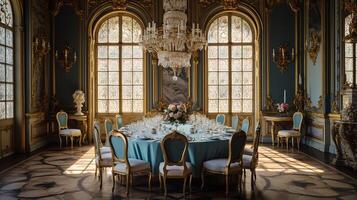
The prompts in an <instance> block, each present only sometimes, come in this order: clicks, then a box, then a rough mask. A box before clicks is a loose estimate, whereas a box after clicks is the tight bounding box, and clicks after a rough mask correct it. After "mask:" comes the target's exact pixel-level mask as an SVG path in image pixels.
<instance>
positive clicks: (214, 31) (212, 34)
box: [208, 20, 218, 43]
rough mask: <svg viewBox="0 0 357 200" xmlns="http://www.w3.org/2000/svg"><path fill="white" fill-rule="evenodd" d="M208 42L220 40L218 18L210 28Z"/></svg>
mask: <svg viewBox="0 0 357 200" xmlns="http://www.w3.org/2000/svg"><path fill="white" fill-rule="evenodd" d="M208 42H209V43H217V42H218V20H215V21H214V22H213V23H212V24H211V26H210V28H209V30H208Z"/></svg>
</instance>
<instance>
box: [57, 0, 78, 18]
mask: <svg viewBox="0 0 357 200" xmlns="http://www.w3.org/2000/svg"><path fill="white" fill-rule="evenodd" d="M64 6H71V7H73V9H74V12H75V13H76V15H77V16H79V17H80V18H83V16H84V10H83V9H82V8H80V2H79V1H78V0H55V1H54V3H53V5H52V12H51V13H52V15H53V16H57V15H58V13H59V12H60V10H61V9H62V8H63V7H64Z"/></svg>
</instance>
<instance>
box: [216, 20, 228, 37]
mask: <svg viewBox="0 0 357 200" xmlns="http://www.w3.org/2000/svg"><path fill="white" fill-rule="evenodd" d="M218 20H219V21H218V42H219V43H227V42H228V16H223V17H220V18H219V19H218Z"/></svg>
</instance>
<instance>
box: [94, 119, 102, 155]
mask: <svg viewBox="0 0 357 200" xmlns="http://www.w3.org/2000/svg"><path fill="white" fill-rule="evenodd" d="M93 141H94V148H95V155H96V156H99V160H101V159H102V156H101V154H100V147H101V142H100V137H99V131H98V129H97V127H96V126H94V127H93Z"/></svg>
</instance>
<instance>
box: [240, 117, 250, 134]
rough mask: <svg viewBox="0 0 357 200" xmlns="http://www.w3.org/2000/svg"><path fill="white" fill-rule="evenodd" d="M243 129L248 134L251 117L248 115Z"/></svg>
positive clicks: (243, 123)
mask: <svg viewBox="0 0 357 200" xmlns="http://www.w3.org/2000/svg"><path fill="white" fill-rule="evenodd" d="M241 129H242V131H244V132H245V133H246V134H248V132H249V119H248V117H247V118H245V119H244V120H243V122H242V128H241Z"/></svg>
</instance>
